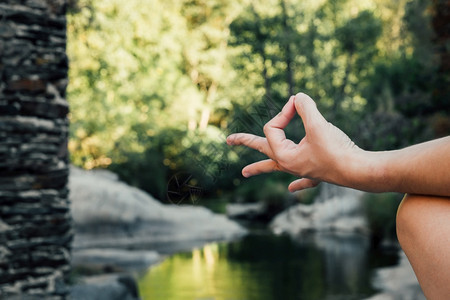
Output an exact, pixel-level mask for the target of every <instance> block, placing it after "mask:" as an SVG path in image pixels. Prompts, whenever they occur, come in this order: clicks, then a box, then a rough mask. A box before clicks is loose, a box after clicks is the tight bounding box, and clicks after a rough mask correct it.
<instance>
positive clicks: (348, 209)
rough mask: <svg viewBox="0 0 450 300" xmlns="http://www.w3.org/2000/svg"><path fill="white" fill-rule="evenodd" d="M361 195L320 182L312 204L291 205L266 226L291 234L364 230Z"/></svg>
mask: <svg viewBox="0 0 450 300" xmlns="http://www.w3.org/2000/svg"><path fill="white" fill-rule="evenodd" d="M363 195H364V193H363V192H361V191H357V190H353V189H349V188H344V187H339V186H334V185H331V184H327V183H323V184H322V186H321V192H320V194H319V196H318V197H317V198H316V199H315V201H314V203H313V204H311V205H305V204H297V205H295V206H291V207H290V208H288V209H287V210H285V211H284V212H282V213H280V214H279V215H277V216H276V217H275V218H274V220H273V221H272V222H271V224H270V228H271V229H272V231H274V232H275V233H288V234H290V235H293V236H297V235H299V234H302V233H305V232H341V233H355V232H358V233H368V224H367V220H366V218H365V216H364V214H363V213H362V209H363V207H362V199H361V198H362V196H363Z"/></svg>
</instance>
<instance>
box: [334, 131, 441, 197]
mask: <svg viewBox="0 0 450 300" xmlns="http://www.w3.org/2000/svg"><path fill="white" fill-rule="evenodd" d="M354 155H355V156H354V159H353V160H349V161H348V162H349V163H348V164H347V165H346V168H347V170H345V171H344V172H343V173H344V174H345V175H344V176H343V177H342V178H340V179H337V182H336V183H337V184H341V185H344V186H348V187H352V188H356V189H360V190H365V191H371V192H389V191H391V192H402V193H410V194H423V195H438V196H450V137H445V138H441V139H438V140H433V141H430V142H426V143H422V144H418V145H414V146H411V147H408V148H404V149H401V150H395V151H385V152H369V151H363V150H359V151H358V152H357V153H356V154H354Z"/></svg>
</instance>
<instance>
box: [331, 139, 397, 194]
mask: <svg viewBox="0 0 450 300" xmlns="http://www.w3.org/2000/svg"><path fill="white" fill-rule="evenodd" d="M349 155H350V156H349V157H348V158H347V159H346V160H345V161H344V162H343V163H344V167H345V168H346V170H345V171H344V172H343V173H342V174H343V175H344V176H342V178H341V181H342V184H341V185H343V186H347V187H350V188H354V189H358V190H362V191H366V192H385V191H388V190H390V189H391V185H392V184H394V179H395V178H392V176H391V171H392V170H391V169H390V168H389V165H390V163H389V155H388V154H387V152H373V151H366V150H362V149H360V148H357V149H355V151H354V152H352V153H349ZM338 184H339V183H338Z"/></svg>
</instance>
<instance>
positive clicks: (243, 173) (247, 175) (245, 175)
mask: <svg viewBox="0 0 450 300" xmlns="http://www.w3.org/2000/svg"><path fill="white" fill-rule="evenodd" d="M242 176H244V177H245V178H248V177H249V176H250V174H249V173H248V172H246V171H242Z"/></svg>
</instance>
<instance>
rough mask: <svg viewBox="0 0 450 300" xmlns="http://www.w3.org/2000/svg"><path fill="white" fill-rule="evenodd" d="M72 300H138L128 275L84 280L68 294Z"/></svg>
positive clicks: (133, 281)
mask: <svg viewBox="0 0 450 300" xmlns="http://www.w3.org/2000/svg"><path fill="white" fill-rule="evenodd" d="M70 298H71V299H73V300H138V299H140V298H139V293H138V288H137V284H136V281H135V280H134V278H133V277H131V276H128V275H106V276H96V277H93V278H85V279H84V280H83V282H81V283H78V284H76V285H74V286H73V287H72V289H71V292H70Z"/></svg>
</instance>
